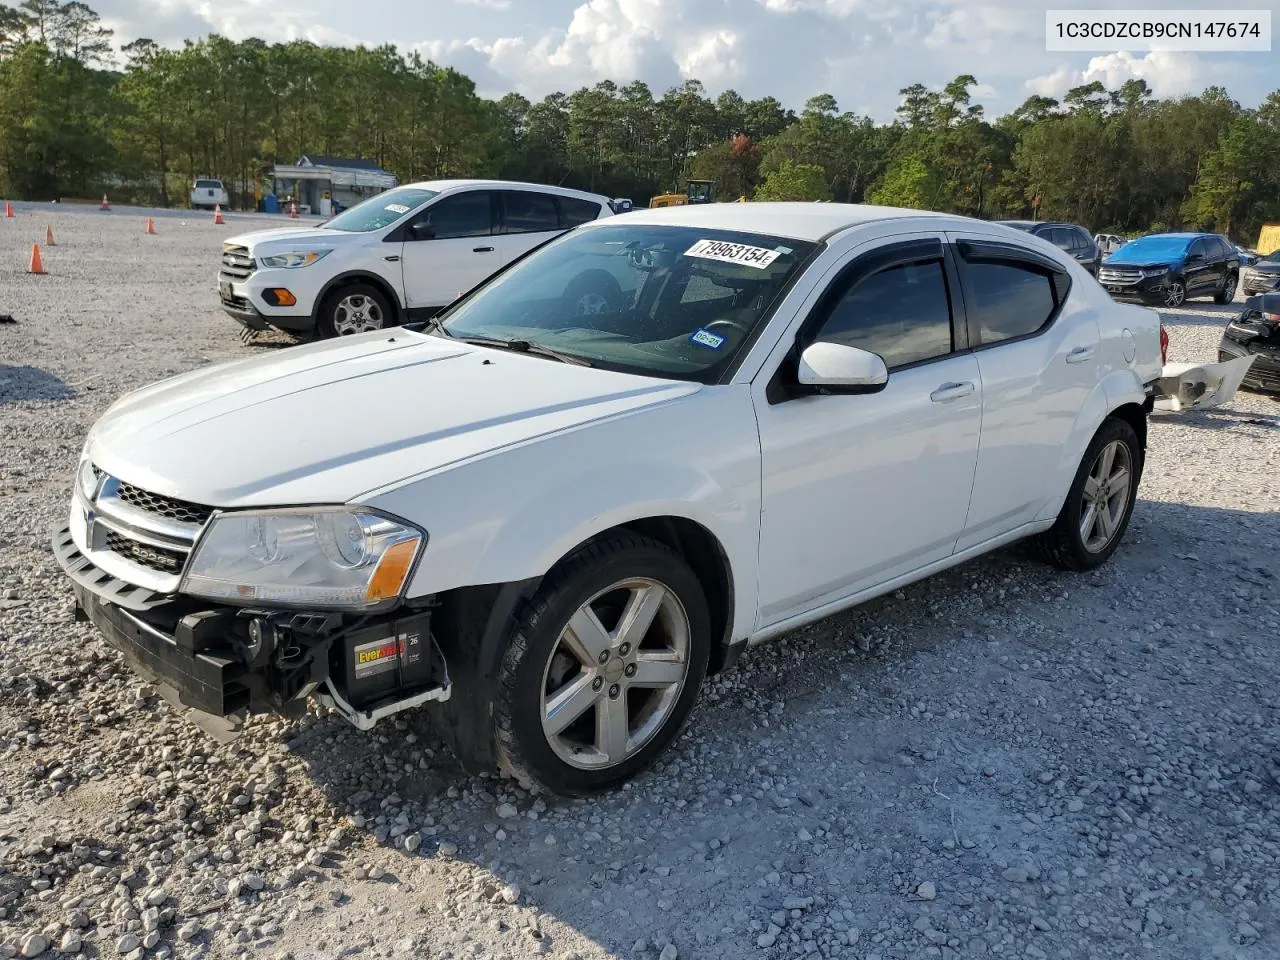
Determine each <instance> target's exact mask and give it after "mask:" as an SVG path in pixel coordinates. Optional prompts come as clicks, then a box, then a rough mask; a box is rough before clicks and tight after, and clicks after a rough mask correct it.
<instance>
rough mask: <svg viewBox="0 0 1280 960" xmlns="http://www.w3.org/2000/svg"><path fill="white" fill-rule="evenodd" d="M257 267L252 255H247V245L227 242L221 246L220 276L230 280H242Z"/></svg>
mask: <svg viewBox="0 0 1280 960" xmlns="http://www.w3.org/2000/svg"><path fill="white" fill-rule="evenodd" d="M257 269H258V264H257V263H256V262H255V261H254V259H253V257H251V256H249V248H248V247H242V246H239V245H237V244H234V243H228V244H225V245H224V246H223V248H222V272H221V275H222V276H224V277H228V278H230V279H232V280H243V279H245V278H246V277H248V276H249V275H250V274H252V273H253V271H255V270H257Z"/></svg>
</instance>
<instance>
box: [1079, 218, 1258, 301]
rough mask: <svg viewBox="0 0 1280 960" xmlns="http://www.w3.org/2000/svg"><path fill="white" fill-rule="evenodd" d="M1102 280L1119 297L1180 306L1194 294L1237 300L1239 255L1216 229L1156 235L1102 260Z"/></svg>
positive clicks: (1125, 246)
mask: <svg viewBox="0 0 1280 960" xmlns="http://www.w3.org/2000/svg"><path fill="white" fill-rule="evenodd" d="M1098 282H1099V283H1100V284H1102V285H1103V286H1104V287H1106V289H1107V292H1108V293H1110V294H1111V296H1112V297H1114V298H1115V299H1117V300H1134V301H1137V302H1139V303H1148V304H1158V305H1160V306H1164V307H1180V306H1182V305H1183V303H1185V302H1186V301H1187V300H1189V299H1191V298H1192V297H1210V296H1211V297H1213V300H1214V302H1215V303H1230V302H1231V301H1232V300H1234V299H1235V296H1236V287H1237V286H1238V285H1239V283H1240V254H1239V252H1238V251H1237V250H1236V248H1235V247H1234V246H1233V245H1232V244H1231V242H1230V241H1229V240H1227V238H1226V237H1222V236H1219V235H1218V234H1216V233H1155V234H1152V235H1151V236H1148V237H1140V238H1139V239H1137V240H1134V241H1132V242H1130V243H1126V244H1125V245H1124V246H1123V247H1121V248H1120V249H1119V250H1117V251H1116V252H1115V253H1113V254H1112V255H1111V256H1109V257H1107V259H1106V260H1104V261H1102V266H1101V267H1099V268H1098Z"/></svg>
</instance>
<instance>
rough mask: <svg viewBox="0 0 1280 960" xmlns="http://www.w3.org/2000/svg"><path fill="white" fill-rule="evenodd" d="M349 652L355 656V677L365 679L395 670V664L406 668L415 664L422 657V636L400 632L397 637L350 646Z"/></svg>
mask: <svg viewBox="0 0 1280 960" xmlns="http://www.w3.org/2000/svg"><path fill="white" fill-rule="evenodd" d="M351 652H352V655H353V656H354V657H355V664H354V666H355V676H356V679H357V680H365V679H367V678H369V677H376V676H378V675H379V674H382V673H387V672H388V671H391V670H395V669H396V667H397V666H400V667H402V668H404V669H408V668H409V667H412V666H413V665H414V664H416V663H417V662H418V660H419V659H421V657H422V637H421V636H420V635H418V634H416V633H402V634H400V635H399V636H397V637H388V638H386V639H384V640H374V641H372V642H371V643H362V644H360V646H358V647H352V650H351Z"/></svg>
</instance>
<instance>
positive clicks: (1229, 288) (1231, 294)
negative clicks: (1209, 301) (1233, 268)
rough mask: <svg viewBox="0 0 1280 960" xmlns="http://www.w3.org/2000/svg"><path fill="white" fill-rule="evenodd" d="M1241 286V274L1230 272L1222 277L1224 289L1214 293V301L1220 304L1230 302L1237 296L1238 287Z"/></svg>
mask: <svg viewBox="0 0 1280 960" xmlns="http://www.w3.org/2000/svg"><path fill="white" fill-rule="evenodd" d="M1239 286H1240V277H1239V275H1238V274H1235V273H1228V274H1227V275H1226V276H1225V277H1223V279H1222V289H1221V290H1219V291H1218V292H1217V293H1215V294H1214V295H1213V302H1214V303H1216V304H1219V305H1222V304H1228V303H1230V302H1231V301H1232V300H1234V299H1235V298H1236V288H1237V287H1239Z"/></svg>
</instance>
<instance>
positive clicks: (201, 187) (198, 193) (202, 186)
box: [191, 180, 231, 210]
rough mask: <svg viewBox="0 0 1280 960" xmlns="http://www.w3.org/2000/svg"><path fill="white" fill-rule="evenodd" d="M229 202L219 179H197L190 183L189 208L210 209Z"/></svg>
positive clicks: (223, 205)
mask: <svg viewBox="0 0 1280 960" xmlns="http://www.w3.org/2000/svg"><path fill="white" fill-rule="evenodd" d="M230 202H231V198H230V197H228V196H227V191H226V189H225V188H224V187H223V186H222V181H221V180H197V181H196V182H195V183H194V184H192V185H191V209H192V210H212V209H213V208H214V207H225V206H227V205H228V204H229V203H230Z"/></svg>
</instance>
